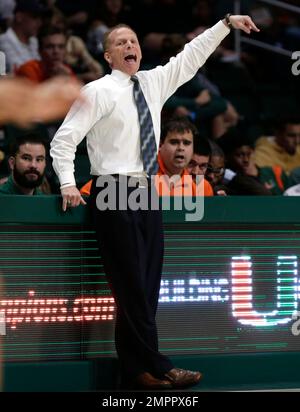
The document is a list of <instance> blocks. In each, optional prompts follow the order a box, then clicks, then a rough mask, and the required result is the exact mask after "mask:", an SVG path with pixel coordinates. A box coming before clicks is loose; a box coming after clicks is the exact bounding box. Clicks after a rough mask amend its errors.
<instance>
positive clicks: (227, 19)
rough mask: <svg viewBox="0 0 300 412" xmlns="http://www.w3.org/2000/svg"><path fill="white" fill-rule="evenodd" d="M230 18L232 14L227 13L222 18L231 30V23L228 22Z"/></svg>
mask: <svg viewBox="0 0 300 412" xmlns="http://www.w3.org/2000/svg"><path fill="white" fill-rule="evenodd" d="M230 16H232V14H231V13H227V14H226V16H225V17H224V19H225V21H226V24H227V26H228V27H229V28H230V29H232V23H231V21H230Z"/></svg>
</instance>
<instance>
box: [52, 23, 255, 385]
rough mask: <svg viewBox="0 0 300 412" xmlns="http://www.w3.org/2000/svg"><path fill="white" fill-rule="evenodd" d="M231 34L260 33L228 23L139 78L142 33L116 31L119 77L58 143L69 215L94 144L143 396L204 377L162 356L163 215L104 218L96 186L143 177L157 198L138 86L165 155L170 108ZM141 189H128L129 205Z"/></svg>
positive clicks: (129, 365) (97, 215)
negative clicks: (83, 161)
mask: <svg viewBox="0 0 300 412" xmlns="http://www.w3.org/2000/svg"><path fill="white" fill-rule="evenodd" d="M230 26H232V27H233V28H236V29H241V30H243V31H245V32H246V33H248V34H250V32H251V30H255V31H258V29H257V27H256V26H255V24H254V23H253V21H252V20H251V18H250V17H248V16H232V15H227V16H226V18H224V20H222V21H220V22H218V23H217V24H216V25H215V26H213V27H212V28H211V29H209V30H207V31H206V32H204V33H203V34H201V35H200V36H198V37H196V38H195V39H194V40H192V41H191V42H190V43H188V44H187V45H186V46H185V48H184V50H183V51H182V52H181V53H179V54H178V55H177V56H176V57H175V58H172V59H171V60H170V62H169V63H168V64H166V65H165V66H163V67H162V66H158V67H157V68H155V69H153V70H149V71H138V70H139V66H140V61H141V58H142V52H141V49H140V45H139V41H138V39H137V36H136V33H135V32H134V31H133V30H132V29H130V28H129V27H128V26H125V25H120V26H117V27H115V28H114V29H112V30H110V31H109V32H108V33H107V35H106V38H105V40H104V52H105V53H104V57H105V59H106V60H107V62H108V63H109V65H110V67H111V69H112V73H111V74H109V75H106V76H105V77H103V78H101V79H99V80H96V81H94V82H91V83H89V84H88V85H86V86H85V87H84V88H83V95H84V98H85V100H86V101H87V104H82V103H76V104H74V105H73V107H72V108H71V110H70V112H69V114H68V115H67V117H66V119H65V121H64V123H63V124H62V126H61V127H60V129H59V130H58V132H57V133H56V135H55V137H54V139H53V141H52V143H51V152H50V153H51V156H52V158H53V166H54V169H55V171H56V173H57V175H58V177H59V180H60V184H61V193H62V197H63V201H62V207H63V210H66V209H67V207H76V206H78V205H80V204H84V203H85V202H84V200H83V199H82V197H81V195H80V193H79V191H78V189H77V188H76V182H75V179H74V165H73V161H74V157H75V151H76V147H77V145H78V144H79V143H80V142H81V141H82V139H83V138H84V137H85V136H86V137H87V147H88V153H89V158H90V162H91V174H92V175H93V176H94V181H93V185H92V189H91V196H90V202H91V207H92V212H93V220H94V225H95V229H96V232H97V236H98V243H99V248H100V253H101V256H102V258H103V264H104V269H105V272H106V274H107V278H108V281H109V284H110V287H111V289H112V292H113V295H114V298H115V302H116V306H117V320H116V335H115V339H116V349H117V353H118V356H119V361H120V366H121V372H122V378H123V382H125V384H126V383H127V384H133V385H136V386H138V387H141V388H143V389H171V388H183V387H187V386H191V385H195V384H197V383H198V382H199V380H200V379H201V373H200V372H192V371H186V370H183V369H179V368H175V367H174V366H173V364H172V362H171V361H170V359H168V358H167V357H166V356H164V355H162V354H161V353H159V351H158V338H157V330H156V323H155V314H156V309H157V303H158V297H159V288H160V279H161V270H162V260H163V231H162V213H161V211H160V210H151V208H149V210H130V208H129V207H128V208H127V210H121V209H122V208H120V209H119V210H104V211H103V210H102V211H101V210H99V209H98V208H97V204H96V198H97V196H98V195H99V194H101V191H102V190H103V188H102V187H97V185H96V181H97V177H99V176H103V175H104V176H107V175H109V176H111V177H112V179H113V180H114V181H115V183H116V185H117V186H118V185H121V184H123V183H124V180H122V179H121V177H122V178H124V176H127V178H129V176H134V177H135V178H136V181H137V184H138V182H139V181H141V180H143V179H141V177H142V176H143V177H144V180H145V179H146V181H147V184H146V186H147V187H146V189H144V190H151V183H150V176H147V174H146V172H145V163H143V159H142V156H143V154H142V151H143V149H141V144H140V138H141V136H142V132H143V130H142V128H141V127H140V123H139V121H140V119H139V112H138V107H137V105H136V103H135V99H134V83H135V82H136V79H138V82H139V84H140V86H141V89H142V92H143V95H144V97H145V100H146V102H147V105H148V108H149V110H150V113H151V117H152V123H153V128H152V129H154V135H155V140H156V147H157V148H158V147H159V139H160V115H161V109H162V107H163V105H164V103H165V101H166V100H167V99H168V98H169V97H170V96H171V95H172V94H173V93H174V92H175V91H176V89H177V88H178V87H180V86H181V85H182V84H183V83H185V82H187V81H188V80H190V79H191V78H192V77H193V76H194V75H195V74H196V72H197V71H198V69H199V68H200V67H201V66H202V65H203V64H204V63H205V61H206V59H207V58H208V57H209V56H210V55H211V53H213V51H214V50H215V49H216V47H217V46H218V45H219V44H220V43H221V41H222V40H223V39H224V38H225V37H226V36H227V34H228V33H229V32H230ZM132 76H135V77H134V78H132ZM145 176H146V177H145ZM122 181H123V183H122ZM125 182H127V180H126V177H125ZM141 187H143V185H141ZM134 189H135V188H128V198H129V196H130V193H131V192H132V190H134ZM97 203H98V202H97ZM123 209H124V208H123ZM130 387H131V386H130Z"/></svg>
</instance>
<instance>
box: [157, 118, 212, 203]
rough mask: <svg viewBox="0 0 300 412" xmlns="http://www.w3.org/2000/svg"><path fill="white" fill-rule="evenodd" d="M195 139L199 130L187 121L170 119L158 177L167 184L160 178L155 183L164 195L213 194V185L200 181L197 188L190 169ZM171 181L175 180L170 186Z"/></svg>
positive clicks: (164, 136) (164, 128)
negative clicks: (211, 186)
mask: <svg viewBox="0 0 300 412" xmlns="http://www.w3.org/2000/svg"><path fill="white" fill-rule="evenodd" d="M196 136H197V129H196V128H195V126H194V125H193V124H192V123H191V122H190V121H189V120H187V119H184V118H180V119H176V118H175V119H171V120H169V121H168V122H167V123H166V124H165V125H164V126H163V128H162V132H161V143H160V148H159V155H158V164H159V170H158V177H161V176H163V177H165V184H164V180H163V178H162V179H161V178H160V179H157V184H156V187H157V189H158V193H159V194H160V195H161V196H182V195H185V196H196V195H202V196H203V195H204V196H211V195H212V190H210V189H211V188H210V187H209V186H210V185H207V184H203V183H202V182H200V184H199V186H198V185H197V182H195V181H194V180H193V178H192V176H191V175H190V173H189V171H188V169H187V166H188V164H189V163H190V161H191V159H192V156H193V147H194V140H195V137H196ZM169 178H172V180H171V181H172V185H170V186H169V182H170V179H169ZM158 181H159V184H160V186H159V185H158ZM202 181H203V179H202Z"/></svg>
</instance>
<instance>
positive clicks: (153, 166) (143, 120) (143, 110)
mask: <svg viewBox="0 0 300 412" xmlns="http://www.w3.org/2000/svg"><path fill="white" fill-rule="evenodd" d="M131 80H132V81H133V97H134V100H135V103H136V107H137V111H138V115H139V123H140V138H141V156H142V160H143V165H144V171H145V172H146V173H147V175H148V176H152V175H155V174H156V173H157V170H158V163H157V147H156V141H155V135H154V129H153V122H152V117H151V113H150V110H149V107H148V104H147V102H146V100H145V96H144V94H143V91H142V89H141V86H140V83H139V80H138V78H137V77H136V76H131Z"/></svg>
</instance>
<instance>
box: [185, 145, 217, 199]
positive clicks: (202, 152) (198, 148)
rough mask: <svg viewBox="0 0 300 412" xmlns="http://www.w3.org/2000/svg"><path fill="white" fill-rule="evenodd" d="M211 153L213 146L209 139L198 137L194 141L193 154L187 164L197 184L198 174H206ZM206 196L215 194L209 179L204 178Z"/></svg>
mask: <svg viewBox="0 0 300 412" xmlns="http://www.w3.org/2000/svg"><path fill="white" fill-rule="evenodd" d="M210 155H211V148H210V144H209V142H208V140H206V139H201V138H200V139H199V138H198V139H196V140H195V141H194V150H193V156H192V158H191V160H190V162H189V164H188V166H187V170H188V172H189V174H190V175H191V176H192V178H193V181H194V182H195V184H196V179H197V176H205V173H206V171H207V168H208V165H209V161H210ZM203 181H204V193H205V196H213V189H212V187H211V185H210V183H209V182H208V181H207V179H204V180H203Z"/></svg>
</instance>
